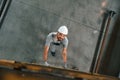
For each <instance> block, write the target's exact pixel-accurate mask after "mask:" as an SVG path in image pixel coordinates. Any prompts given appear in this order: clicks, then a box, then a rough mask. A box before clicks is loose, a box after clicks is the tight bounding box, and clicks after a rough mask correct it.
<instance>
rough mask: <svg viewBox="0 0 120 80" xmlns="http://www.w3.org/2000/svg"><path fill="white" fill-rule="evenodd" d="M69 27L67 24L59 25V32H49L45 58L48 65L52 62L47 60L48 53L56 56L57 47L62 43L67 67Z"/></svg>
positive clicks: (44, 53) (65, 66) (63, 56)
mask: <svg viewBox="0 0 120 80" xmlns="http://www.w3.org/2000/svg"><path fill="white" fill-rule="evenodd" d="M67 35H68V28H67V27H66V26H61V27H59V29H58V31H57V32H51V33H49V34H48V36H47V38H46V42H45V46H44V52H43V59H44V62H45V65H46V66H49V65H50V64H49V63H48V62H47V59H48V53H49V52H50V53H51V55H52V56H54V57H55V56H56V47H57V46H60V45H62V47H63V48H62V58H63V62H64V65H63V66H64V68H67V47H68V38H67Z"/></svg>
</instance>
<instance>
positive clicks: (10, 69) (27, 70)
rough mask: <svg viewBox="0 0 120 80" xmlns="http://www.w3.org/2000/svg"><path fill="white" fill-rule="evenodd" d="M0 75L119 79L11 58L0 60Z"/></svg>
mask: <svg viewBox="0 0 120 80" xmlns="http://www.w3.org/2000/svg"><path fill="white" fill-rule="evenodd" d="M0 77H1V79H2V80H41V79H42V80H53V79H54V80H68V79H69V80H83V79H87V80H120V79H118V78H115V77H112V76H106V75H100V74H93V73H86V72H80V71H75V70H71V69H64V68H58V67H52V66H44V65H38V64H30V63H24V62H17V61H11V60H0Z"/></svg>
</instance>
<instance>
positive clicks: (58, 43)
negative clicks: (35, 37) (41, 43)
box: [45, 32, 68, 52]
mask: <svg viewBox="0 0 120 80" xmlns="http://www.w3.org/2000/svg"><path fill="white" fill-rule="evenodd" d="M56 34H57V32H51V33H49V35H48V36H47V38H46V43H45V46H49V47H50V50H51V51H52V52H55V50H56V46H61V45H62V46H63V48H67V46H68V38H67V37H65V38H64V39H63V40H62V41H58V40H56V39H55V35H56Z"/></svg>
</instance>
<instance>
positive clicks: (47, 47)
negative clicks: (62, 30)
mask: <svg viewBox="0 0 120 80" xmlns="http://www.w3.org/2000/svg"><path fill="white" fill-rule="evenodd" d="M48 50H49V46H45V47H44V52H43V59H44V61H47V58H48Z"/></svg>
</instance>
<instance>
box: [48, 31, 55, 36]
mask: <svg viewBox="0 0 120 80" xmlns="http://www.w3.org/2000/svg"><path fill="white" fill-rule="evenodd" d="M56 34H57V32H51V33H49V34H48V36H53V35H56Z"/></svg>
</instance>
